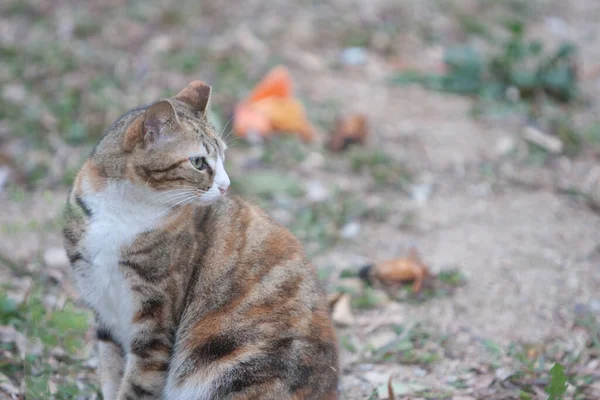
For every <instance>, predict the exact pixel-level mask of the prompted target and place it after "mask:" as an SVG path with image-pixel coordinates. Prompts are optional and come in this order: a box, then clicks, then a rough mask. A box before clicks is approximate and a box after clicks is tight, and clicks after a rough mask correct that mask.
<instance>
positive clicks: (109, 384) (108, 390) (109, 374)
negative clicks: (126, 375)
mask: <svg viewBox="0 0 600 400" xmlns="http://www.w3.org/2000/svg"><path fill="white" fill-rule="evenodd" d="M96 334H97V337H98V356H99V361H100V383H101V385H102V397H103V398H104V399H105V400H111V399H116V398H117V393H118V391H119V387H120V386H121V381H122V380H123V372H124V370H125V358H124V354H123V349H122V348H121V346H119V345H118V344H117V343H116V342H115V341H114V340H113V339H112V336H111V335H110V333H109V332H108V331H107V330H104V329H102V328H98V330H97V333H96Z"/></svg>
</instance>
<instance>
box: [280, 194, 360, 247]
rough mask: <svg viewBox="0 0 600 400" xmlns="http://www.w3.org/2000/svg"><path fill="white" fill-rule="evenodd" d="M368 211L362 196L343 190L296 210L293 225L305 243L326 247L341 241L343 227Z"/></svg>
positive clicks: (293, 228)
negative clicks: (326, 198) (331, 196)
mask: <svg viewBox="0 0 600 400" xmlns="http://www.w3.org/2000/svg"><path fill="white" fill-rule="evenodd" d="M365 210H366V206H365V204H364V203H363V202H362V199H361V197H360V196H357V195H353V194H350V193H346V192H339V193H336V194H335V195H334V197H333V198H332V199H328V200H326V201H322V202H317V203H309V204H305V205H303V206H301V207H300V208H299V209H297V210H295V212H294V216H295V218H294V219H293V221H292V222H291V224H290V226H289V228H290V230H291V231H292V232H294V234H295V235H297V236H298V237H299V238H300V239H301V240H303V241H305V242H315V243H317V244H318V245H319V249H320V250H323V249H325V248H327V247H329V246H331V245H333V244H335V243H336V242H337V241H338V240H340V230H341V229H342V227H343V226H344V225H346V224H347V223H348V222H350V221H354V220H356V219H359V218H361V217H362V216H363V215H364V213H365Z"/></svg>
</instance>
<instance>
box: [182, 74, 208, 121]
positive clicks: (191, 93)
mask: <svg viewBox="0 0 600 400" xmlns="http://www.w3.org/2000/svg"><path fill="white" fill-rule="evenodd" d="M210 91H211V89H210V86H208V85H207V84H206V83H204V82H202V81H193V82H190V84H189V85H187V86H186V87H185V88H184V89H183V90H182V91H181V92H179V94H177V96H175V99H177V100H180V101H183V102H184V103H187V104H189V105H191V106H192V107H193V108H194V110H196V111H197V112H200V113H201V114H202V115H204V116H206V111H207V110H208V102H209V100H210Z"/></svg>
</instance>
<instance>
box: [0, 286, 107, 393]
mask: <svg viewBox="0 0 600 400" xmlns="http://www.w3.org/2000/svg"><path fill="white" fill-rule="evenodd" d="M44 289H45V288H44V285H43V284H42V283H41V282H36V283H35V285H34V287H33V289H32V290H31V291H30V293H29V295H28V297H27V299H26V300H25V301H24V302H23V303H21V304H17V303H16V302H14V301H13V300H11V299H10V298H9V297H7V296H6V295H0V325H9V326H12V327H14V329H15V333H14V334H15V339H14V340H9V341H8V342H6V343H4V344H3V345H2V346H3V347H2V349H3V355H4V356H5V357H6V358H5V360H3V362H2V363H0V372H1V373H2V374H4V375H5V376H6V377H7V378H8V379H9V380H10V381H11V382H12V383H13V385H15V386H17V387H19V386H20V384H21V382H23V386H24V388H25V393H24V395H25V398H31V399H47V398H57V399H67V398H74V397H77V396H82V395H83V396H90V395H91V394H92V393H96V394H97V393H98V389H97V388H96V387H95V386H94V385H92V384H90V383H85V382H83V381H82V380H81V377H82V374H83V373H84V371H85V370H86V368H85V367H84V366H83V361H84V360H83V358H82V357H83V352H82V349H83V348H84V341H83V337H84V335H85V333H86V332H87V329H88V321H89V319H90V317H91V315H90V313H89V312H87V311H85V310H81V309H78V308H77V307H75V306H74V305H73V304H72V303H70V302H67V303H66V304H65V305H64V306H61V307H56V306H49V305H48V304H47V303H45V302H44V297H45V296H46V295H47V293H45V291H44ZM17 342H18V343H19V345H18V346H17ZM23 350H25V353H23ZM89 372H90V373H91V371H89Z"/></svg>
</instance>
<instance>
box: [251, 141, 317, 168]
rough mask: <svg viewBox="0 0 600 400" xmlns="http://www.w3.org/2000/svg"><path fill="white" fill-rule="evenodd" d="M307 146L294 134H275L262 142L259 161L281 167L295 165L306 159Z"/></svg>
mask: <svg viewBox="0 0 600 400" xmlns="http://www.w3.org/2000/svg"><path fill="white" fill-rule="evenodd" d="M307 154H308V151H307V147H306V146H305V145H304V144H303V143H301V142H300V141H299V140H298V138H297V137H295V136H287V135H277V136H275V137H273V138H270V139H268V140H266V141H265V143H264V150H263V153H262V156H261V159H260V161H261V162H262V163H264V164H265V165H268V166H277V167H280V168H283V169H289V168H291V167H295V166H297V165H298V163H301V162H302V161H304V160H305V159H306V156H307Z"/></svg>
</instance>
